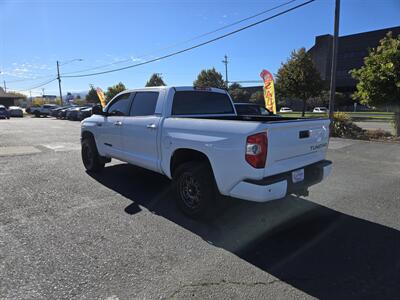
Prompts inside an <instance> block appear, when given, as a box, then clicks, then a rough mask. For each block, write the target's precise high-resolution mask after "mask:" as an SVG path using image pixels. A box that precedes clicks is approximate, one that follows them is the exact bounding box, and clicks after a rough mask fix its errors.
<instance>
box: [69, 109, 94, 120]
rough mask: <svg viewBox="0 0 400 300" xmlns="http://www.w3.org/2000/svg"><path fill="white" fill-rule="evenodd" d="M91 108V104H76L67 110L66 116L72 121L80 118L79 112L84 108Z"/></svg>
mask: <svg viewBox="0 0 400 300" xmlns="http://www.w3.org/2000/svg"><path fill="white" fill-rule="evenodd" d="M86 108H89V106H75V107H71V108H70V109H68V110H67V114H66V118H67V119H68V120H71V121H77V120H78V113H79V112H80V111H81V110H82V109H86Z"/></svg>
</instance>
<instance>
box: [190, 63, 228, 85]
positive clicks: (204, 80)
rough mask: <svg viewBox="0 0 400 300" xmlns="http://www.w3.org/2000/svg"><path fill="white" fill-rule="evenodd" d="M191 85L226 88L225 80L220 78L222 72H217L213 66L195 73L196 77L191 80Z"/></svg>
mask: <svg viewBox="0 0 400 300" xmlns="http://www.w3.org/2000/svg"><path fill="white" fill-rule="evenodd" d="M193 86H198V87H215V88H220V89H225V88H226V86H225V81H224V80H223V79H222V74H221V73H219V72H217V70H215V68H212V69H205V70H202V71H201V72H200V73H199V75H197V79H196V80H195V81H193Z"/></svg>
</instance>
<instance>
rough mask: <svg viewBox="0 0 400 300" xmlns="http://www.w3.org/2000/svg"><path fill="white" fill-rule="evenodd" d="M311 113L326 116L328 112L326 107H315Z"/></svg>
mask: <svg viewBox="0 0 400 300" xmlns="http://www.w3.org/2000/svg"><path fill="white" fill-rule="evenodd" d="M313 112H314V113H326V114H327V113H328V112H329V110H328V109H327V108H326V107H315V108H314V109H313Z"/></svg>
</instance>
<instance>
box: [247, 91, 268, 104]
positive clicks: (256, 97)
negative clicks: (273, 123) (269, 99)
mask: <svg viewBox="0 0 400 300" xmlns="http://www.w3.org/2000/svg"><path fill="white" fill-rule="evenodd" d="M250 102H253V103H257V104H260V105H263V106H265V100H264V92H263V91H257V92H254V93H253V94H251V96H250Z"/></svg>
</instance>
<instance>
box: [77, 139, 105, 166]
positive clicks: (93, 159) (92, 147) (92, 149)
mask: <svg viewBox="0 0 400 300" xmlns="http://www.w3.org/2000/svg"><path fill="white" fill-rule="evenodd" d="M81 156H82V162H83V165H84V166H85V169H86V170H87V171H88V172H93V173H97V172H100V171H102V170H103V169H104V165H105V162H104V160H102V158H101V157H100V155H99V152H98V151H97V147H96V143H95V142H94V139H93V138H85V139H83V141H82V149H81Z"/></svg>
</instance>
